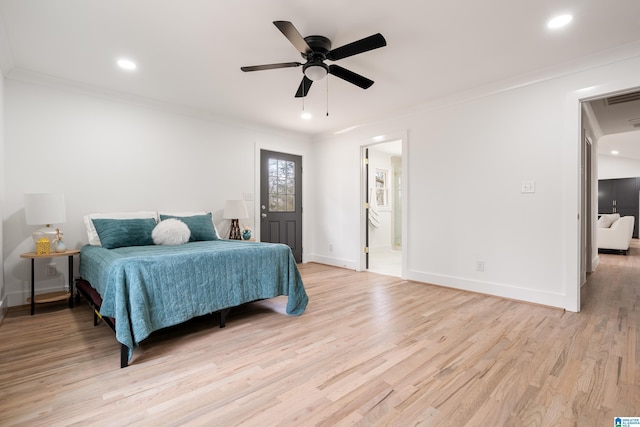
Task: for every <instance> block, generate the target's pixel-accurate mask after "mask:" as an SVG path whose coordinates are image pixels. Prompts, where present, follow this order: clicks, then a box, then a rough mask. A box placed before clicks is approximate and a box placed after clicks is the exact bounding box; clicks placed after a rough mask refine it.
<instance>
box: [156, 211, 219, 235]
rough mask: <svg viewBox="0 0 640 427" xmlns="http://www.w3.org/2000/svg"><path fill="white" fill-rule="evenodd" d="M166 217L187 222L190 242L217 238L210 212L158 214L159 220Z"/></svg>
mask: <svg viewBox="0 0 640 427" xmlns="http://www.w3.org/2000/svg"><path fill="white" fill-rule="evenodd" d="M168 218H176V219H179V220H180V221H182V222H184V223H185V224H187V227H189V231H191V237H189V241H190V242H198V241H202V240H218V235H217V234H216V229H215V227H214V226H213V222H212V221H211V212H209V213H207V214H204V215H193V216H173V215H163V214H160V221H164V220H165V219H168Z"/></svg>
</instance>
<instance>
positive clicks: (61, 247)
mask: <svg viewBox="0 0 640 427" xmlns="http://www.w3.org/2000/svg"><path fill="white" fill-rule="evenodd" d="M51 249H53V250H54V251H56V252H57V253H60V252H65V251H66V250H67V246H66V245H65V244H64V242H63V241H62V233H61V232H60V229H59V228H56V240H54V241H53V247H52V248H51Z"/></svg>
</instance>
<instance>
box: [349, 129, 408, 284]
mask: <svg viewBox="0 0 640 427" xmlns="http://www.w3.org/2000/svg"><path fill="white" fill-rule="evenodd" d="M398 140H400V141H402V175H401V179H402V249H401V251H402V273H401V278H402V279H403V280H406V279H407V270H408V269H407V265H408V263H407V247H408V240H409V239H410V236H409V235H408V232H407V229H408V227H407V218H408V216H407V213H408V211H409V180H408V176H409V167H408V166H409V160H408V158H409V156H408V152H409V151H408V148H409V140H408V138H407V131H406V130H403V131H398V132H393V133H389V134H385V135H379V136H374V137H371V138H367V139H366V140H364V141H362V143H361V144H360V209H359V210H358V212H359V213H360V214H359V216H360V239H359V242H360V247H359V248H358V253H359V254H360V256H359V259H358V268H357V270H358V271H366V269H367V268H366V254H365V252H364V248H365V245H366V227H367V226H368V225H367V217H366V210H365V206H364V204H365V201H366V197H367V191H368V189H367V188H366V168H365V164H364V158H365V150H366V149H367V148H371V147H373V146H375V145H376V144H381V143H383V142H390V141H398Z"/></svg>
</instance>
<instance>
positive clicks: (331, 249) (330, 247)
mask: <svg viewBox="0 0 640 427" xmlns="http://www.w3.org/2000/svg"><path fill="white" fill-rule="evenodd" d="M329 252H333V245H331V244H330V245H329Z"/></svg>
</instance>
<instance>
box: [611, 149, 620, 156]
mask: <svg viewBox="0 0 640 427" xmlns="http://www.w3.org/2000/svg"><path fill="white" fill-rule="evenodd" d="M611 154H613V155H614V156H616V155H618V154H620V152H619V151H618V150H611Z"/></svg>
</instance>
